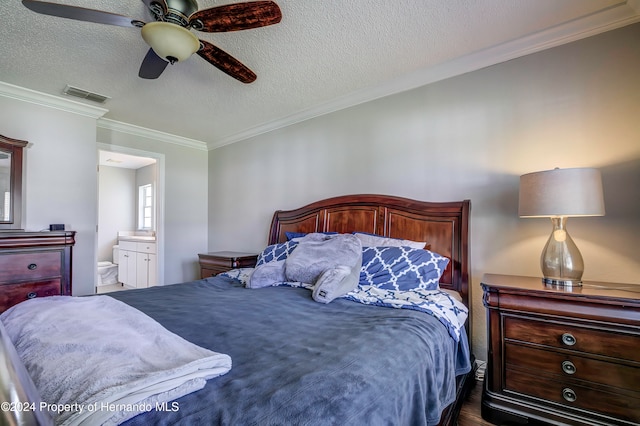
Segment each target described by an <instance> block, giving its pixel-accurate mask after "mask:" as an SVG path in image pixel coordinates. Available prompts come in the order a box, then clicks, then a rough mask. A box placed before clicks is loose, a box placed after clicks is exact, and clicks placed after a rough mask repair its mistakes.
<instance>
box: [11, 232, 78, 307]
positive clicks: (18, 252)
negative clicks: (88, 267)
mask: <svg viewBox="0 0 640 426" xmlns="http://www.w3.org/2000/svg"><path fill="white" fill-rule="evenodd" d="M75 234H76V233H75V231H60V232H22V231H20V232H14V231H11V232H0V312H4V311H5V310H7V309H9V308H10V307H11V306H13V305H16V304H18V303H20V302H22V301H25V300H28V299H33V298H35V297H44V296H57V295H71V248H72V247H73V245H74V244H75Z"/></svg>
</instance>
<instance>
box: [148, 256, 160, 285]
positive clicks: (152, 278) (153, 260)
mask: <svg viewBox="0 0 640 426" xmlns="http://www.w3.org/2000/svg"><path fill="white" fill-rule="evenodd" d="M147 256H149V262H148V265H149V269H148V274H149V275H148V280H147V286H149V287H153V286H154V285H157V284H158V278H157V272H156V271H157V269H158V257H157V256H156V255H155V254H151V253H150V254H148V255H147Z"/></svg>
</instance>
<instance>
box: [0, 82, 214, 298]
mask: <svg viewBox="0 0 640 426" xmlns="http://www.w3.org/2000/svg"><path fill="white" fill-rule="evenodd" d="M7 91H8V92H9V95H8V96H3V95H0V134H3V135H5V136H7V137H10V138H14V139H22V140H27V141H29V142H30V145H29V146H28V147H27V148H26V149H25V170H24V173H25V181H24V187H25V200H24V219H23V227H24V228H25V229H26V230H29V231H39V230H42V229H48V226H49V224H50V223H64V224H65V225H66V226H67V229H71V230H75V231H76V232H77V234H76V245H75V247H74V248H73V270H72V274H73V294H74V295H86V294H93V293H94V292H95V287H94V286H95V280H96V263H97V260H98V256H97V251H96V248H97V245H98V241H97V235H96V225H97V223H98V178H97V172H96V166H97V157H98V156H97V151H98V145H97V142H100V143H103V144H106V145H107V146H110V147H113V148H114V149H115V150H118V147H126V148H127V149H132V150H141V151H144V152H150V153H158V156H161V157H162V158H163V159H164V160H163V161H164V178H165V180H166V183H165V185H164V190H165V191H164V197H163V206H162V215H163V217H164V223H165V229H166V230H165V232H164V234H163V236H162V244H163V246H164V248H165V250H164V261H162V262H161V263H160V265H161V267H160V268H161V270H160V271H159V275H160V276H162V277H163V282H164V283H165V284H171V283H178V282H184V281H189V280H193V279H195V278H197V277H198V263H197V262H198V253H201V252H206V250H207V234H206V231H205V230H206V229H207V173H208V171H207V170H208V169H207V166H208V160H207V152H206V151H205V150H204V149H199V148H191V147H188V146H183V145H178V144H174V143H170V142H166V140H165V139H166V135H163V137H162V139H163V140H155V139H154V138H153V137H152V136H151V137H142V136H136V135H133V134H130V133H125V132H124V131H118V130H109V129H105V128H98V126H97V122H98V118H99V117H100V116H101V115H102V114H104V112H105V111H104V110H99V109H95V110H94V109H93V108H92V107H84V106H81V107H79V106H78V105H79V104H78V103H73V102H68V101H66V100H64V99H55V98H54V97H48V96H42V95H39V94H37V93H36V94H34V93H33V92H30V91H25V93H19V94H18V95H15V93H16V92H19V88H18V89H16V88H9V89H8V90H7ZM149 134H150V135H152V134H153V133H152V132H149ZM159 262H160V259H159Z"/></svg>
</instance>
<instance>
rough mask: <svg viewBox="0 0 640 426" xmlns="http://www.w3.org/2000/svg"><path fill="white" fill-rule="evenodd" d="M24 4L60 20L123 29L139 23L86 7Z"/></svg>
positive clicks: (28, 0)
mask: <svg viewBox="0 0 640 426" xmlns="http://www.w3.org/2000/svg"><path fill="white" fill-rule="evenodd" d="M22 4H23V5H24V6H26V7H27V8H28V9H31V10H33V11H34V12H37V13H42V14H44V15H51V16H58V17H60V18H68V19H76V20H78V21H88V22H95V23H98V24H108V25H118V26H121V27H135V26H136V25H134V22H139V21H135V20H133V19H131V18H129V17H127V16H123V15H118V14H115V13H110V12H103V11H101V10H94V9H85V8H84V7H76V6H69V5H66V4H58V3H48V2H44V1H36V0H22Z"/></svg>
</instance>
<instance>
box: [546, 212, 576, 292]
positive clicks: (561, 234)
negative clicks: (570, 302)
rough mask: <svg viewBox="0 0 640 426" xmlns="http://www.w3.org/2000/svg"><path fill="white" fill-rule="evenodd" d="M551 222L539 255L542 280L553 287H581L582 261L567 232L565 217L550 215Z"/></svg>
mask: <svg viewBox="0 0 640 426" xmlns="http://www.w3.org/2000/svg"><path fill="white" fill-rule="evenodd" d="M551 223H552V225H553V230H552V231H551V236H549V240H548V241H547V244H546V245H545V247H544V250H543V251H542V255H541V256H540V266H541V269H542V276H543V277H544V278H543V279H542V282H543V283H544V284H545V285H547V286H553V287H554V288H565V289H567V288H572V287H581V286H582V273H583V271H584V262H583V260H582V255H581V254H580V250H578V247H577V246H576V245H575V243H574V242H573V240H572V239H571V236H570V235H569V233H568V232H567V228H566V225H567V218H566V217H552V218H551Z"/></svg>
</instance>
